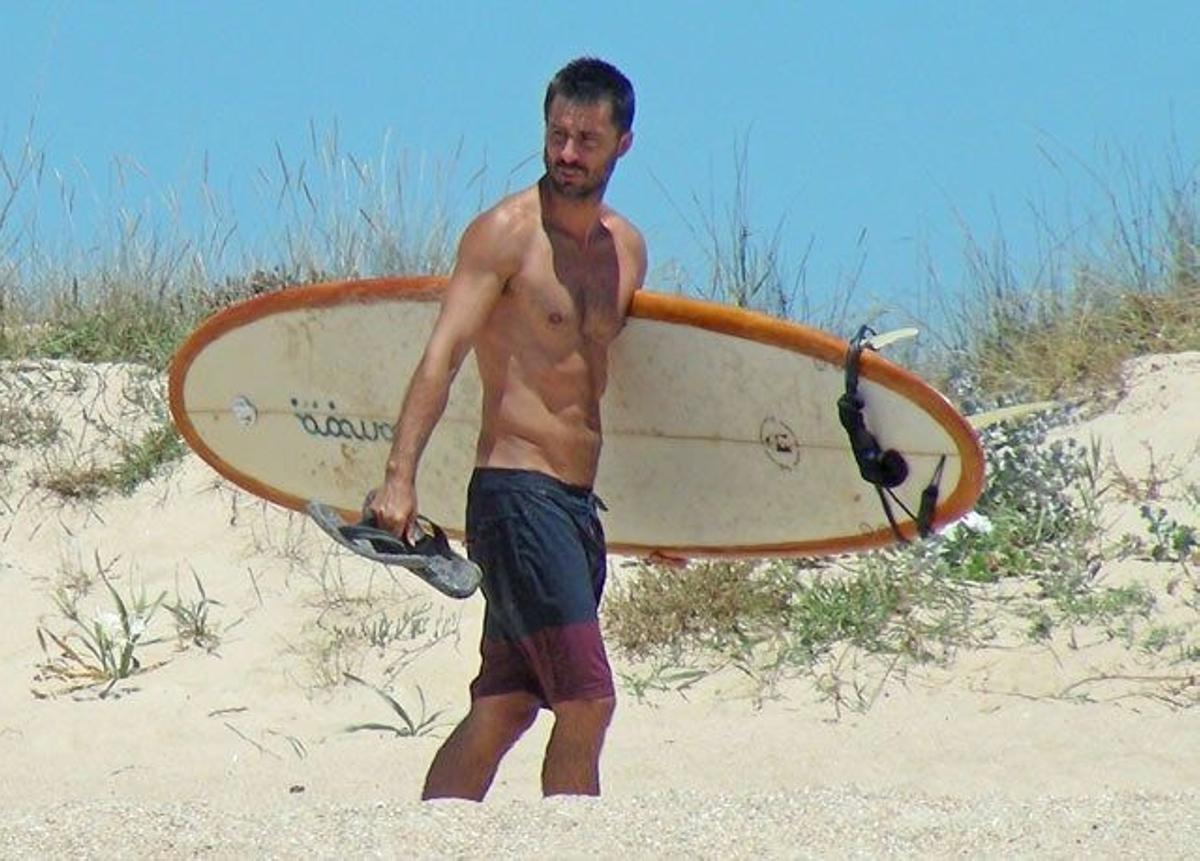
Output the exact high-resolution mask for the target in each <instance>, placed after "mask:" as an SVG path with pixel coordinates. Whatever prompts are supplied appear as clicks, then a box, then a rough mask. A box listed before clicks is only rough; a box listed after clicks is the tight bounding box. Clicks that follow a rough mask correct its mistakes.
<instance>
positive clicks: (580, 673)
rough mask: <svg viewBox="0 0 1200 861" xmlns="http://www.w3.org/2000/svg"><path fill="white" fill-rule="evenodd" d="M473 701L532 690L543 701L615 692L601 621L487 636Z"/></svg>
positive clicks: (549, 702)
mask: <svg viewBox="0 0 1200 861" xmlns="http://www.w3.org/2000/svg"><path fill="white" fill-rule="evenodd" d="M480 653H481V656H482V658H483V661H482V665H481V667H480V670H479V675H478V676H477V677H476V678H475V680H474V681H473V682H472V683H471V699H472V700H476V699H480V698H482V697H488V696H496V695H500V694H509V693H518V692H522V691H523V692H526V693H529V694H532V695H533V696H535V697H537V698H538V700H540V701H541V703H542V704H543V705H553V704H554V703H560V702H570V701H572V700H599V699H606V698H608V697H612V696H614V695H615V690H614V687H613V681H612V670H611V669H610V668H609V665H608V657H607V655H606V654H605V649H604V641H603V639H602V638H601V635H600V625H599V623H598V622H596V621H595V620H592V621H586V622H576V623H574V624H570V625H562V626H556V627H549V628H543V629H542V630H540V631H537V632H536V633H533V634H530V635H529V636H527V637H522V638H521V639H519V640H508V639H493V638H485V639H484V640H483V642H482V644H481V645H480Z"/></svg>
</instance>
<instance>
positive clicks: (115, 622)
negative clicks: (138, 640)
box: [93, 610, 125, 640]
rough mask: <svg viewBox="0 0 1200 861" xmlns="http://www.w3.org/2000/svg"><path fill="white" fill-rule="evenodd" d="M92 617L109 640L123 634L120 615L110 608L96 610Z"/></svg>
mask: <svg viewBox="0 0 1200 861" xmlns="http://www.w3.org/2000/svg"><path fill="white" fill-rule="evenodd" d="M93 619H94V620H95V622H96V624H97V625H99V626H100V630H102V631H103V632H104V633H105V634H106V635H107V636H108V638H109V639H110V640H115V639H116V638H117V637H120V636H124V634H125V631H124V630H123V629H122V628H121V617H120V616H118V615H117V614H116V613H114V612H112V611H111V610H108V611H105V610H97V611H96V615H95V616H94V617H93Z"/></svg>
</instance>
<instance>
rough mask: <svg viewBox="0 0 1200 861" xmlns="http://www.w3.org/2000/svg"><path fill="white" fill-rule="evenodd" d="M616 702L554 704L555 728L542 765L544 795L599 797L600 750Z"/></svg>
mask: <svg viewBox="0 0 1200 861" xmlns="http://www.w3.org/2000/svg"><path fill="white" fill-rule="evenodd" d="M615 707H616V699H615V698H613V697H605V698H603V699H598V700H570V701H567V702H560V703H555V704H554V705H553V706H551V708H553V709H554V729H553V731H552V732H551V733H550V743H549V744H548V745H546V760H545V762H544V763H543V765H542V794H543V795H599V794H600V749H601V748H602V747H603V746H604V734H605V732H606V731H607V730H608V725H609V722H610V721H611V720H612V715H613V710H614V708H615Z"/></svg>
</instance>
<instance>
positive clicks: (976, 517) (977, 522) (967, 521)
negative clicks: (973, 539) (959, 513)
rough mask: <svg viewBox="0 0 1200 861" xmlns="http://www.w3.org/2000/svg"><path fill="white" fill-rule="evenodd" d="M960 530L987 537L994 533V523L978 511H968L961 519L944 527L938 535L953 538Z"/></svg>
mask: <svg viewBox="0 0 1200 861" xmlns="http://www.w3.org/2000/svg"><path fill="white" fill-rule="evenodd" d="M959 529H970V530H971V531H972V532H979V533H983V534H984V535H986V534H987V533H989V532H991V531H992V521H990V520H988V519H987V518H986V517H984V516H983V515H982V514H980V513H979V512H977V511H968V512H967V513H966V514H965V515H963V517H961V518H960V519H958V520H956V521H954V522H953V523H950V524H947V525H946V526H944V527H942V529H941V530H940V531H939V533H938V534H939V535H941V536H942V537H943V538H951V537H952V536H953V535H954V534H955V533H956V532H957V531H958V530H959Z"/></svg>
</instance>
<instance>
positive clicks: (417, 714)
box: [345, 673, 446, 738]
mask: <svg viewBox="0 0 1200 861" xmlns="http://www.w3.org/2000/svg"><path fill="white" fill-rule="evenodd" d="M345 679H346V681H349V682H354V683H356V684H359V685H363V686H364V687H367V688H370V689H371V690H373V691H374V692H375V693H376V694H377V695H378V696H379V698H380V699H382V700H383V701H384V702H385V703H387V705H388V708H390V709H391V710H392V713H393V714H394V715H395V716H396V717H398V718H399V719H400V722H399V723H398V724H390V723H383V722H380V721H375V722H370V723H360V724H352V725H351V726H348V727H346V732H363V731H375V732H390V733H392V734H393V735H394V736H396V737H397V738H415V737H417V736H422V735H430V734H431V733H433V732H434V731H435V730H437V729H438V728H440V727H441V726H444V725H446V722H445V721H440V720H439V719H440V718H441V717H442V715H443V714H445V712H446V710H445V709H438V710H437V711H434V712H430V711H429V709H428V704H427V703H426V702H425V692H424V691H422V690H421V687H420V686H419V685H418V686H416V692H417V700H418V710H415V711H413V712H412V714H410V711H409V709H406V708H405V707H404V706H403V705H401V704H400V702H399V701H398V700H397V699H396V698H395V697H393V696H392V695H391V694H390V693H388V692H387V691H385V690H384V689H382V688H380V687H377V686H375V685H373V684H371V683H370V682H367V681H364V680H363V679H361V678H359V677H358V676H356V675H354V674H353V673H345Z"/></svg>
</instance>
